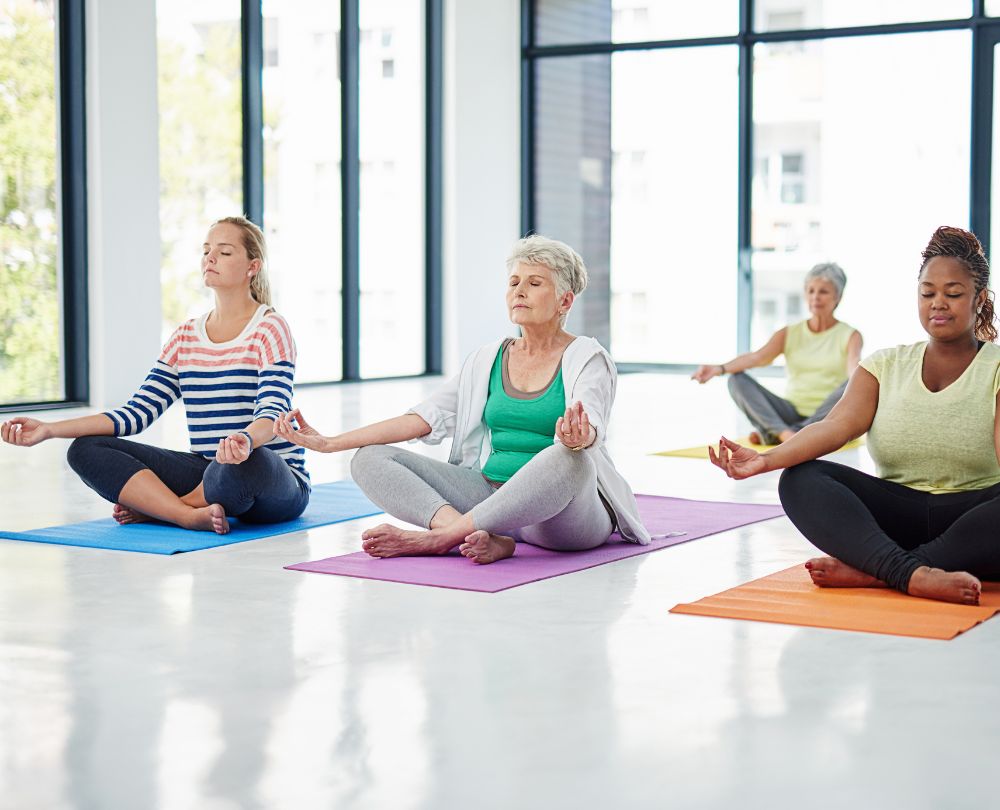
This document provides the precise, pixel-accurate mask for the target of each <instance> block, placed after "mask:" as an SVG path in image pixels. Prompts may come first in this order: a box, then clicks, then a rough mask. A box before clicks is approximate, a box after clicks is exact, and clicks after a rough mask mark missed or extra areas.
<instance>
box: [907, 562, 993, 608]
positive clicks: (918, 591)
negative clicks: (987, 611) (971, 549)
mask: <svg viewBox="0 0 1000 810" xmlns="http://www.w3.org/2000/svg"><path fill="white" fill-rule="evenodd" d="M982 587H983V586H982V583H981V582H980V581H979V580H978V579H976V578H975V577H974V576H972V574H968V573H966V572H965V571H942V570H941V569H940V568H928V567H927V566H926V565H922V566H920V568H918V569H917V570H916V571H914V572H913V575H912V576H911V577H910V583H909V585H907V586H906V592H907V593H908V594H909V595H910V596H922V597H923V598H924V599H939V600H940V601H942V602H957V603H959V604H960V605H978V604H979V593H980V591H981V590H982Z"/></svg>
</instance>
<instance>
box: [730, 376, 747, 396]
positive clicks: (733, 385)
mask: <svg viewBox="0 0 1000 810" xmlns="http://www.w3.org/2000/svg"><path fill="white" fill-rule="evenodd" d="M746 376H747V375H746V374H744V373H743V372H742V371H737V372H736V373H735V374H730V375H729V378H728V379H727V380H726V387H727V388H728V389H729V395H730V396H732V397H735V396H736V395H737V394H738V393H739V391H740V388H741V387H742V385H743V380H744V379H745V378H746Z"/></svg>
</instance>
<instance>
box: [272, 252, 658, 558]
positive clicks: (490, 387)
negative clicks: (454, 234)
mask: <svg viewBox="0 0 1000 810" xmlns="http://www.w3.org/2000/svg"><path fill="white" fill-rule="evenodd" d="M507 273H508V275H507V295H506V298H507V310H508V314H509V317H510V320H511V321H512V322H513V323H514V324H515V325H516V326H518V327H519V329H520V333H521V336H520V337H518V338H504V339H502V340H496V341H493V342H491V343H488V344H487V345H485V346H483V347H481V348H480V349H478V350H477V351H475V352H473V353H472V354H471V355H469V357H468V358H466V360H465V362H464V364H463V365H462V369H461V371H460V372H459V374H458V376H457V377H455V378H454V379H452V380H451V381H450V382H448V383H447V384H446V385H445V386H443V387H442V388H441V389H440V390H438V391H437V392H436V393H434V394H433V395H432V396H431V397H430V398H429V399H427V400H426V401H424V402H422V403H420V404H418V405H415V406H414V407H413V408H411V409H410V410H409V411H408V412H407V413H405V414H403V415H402V416H397V417H394V418H392V419H387V420H385V421H383V422H377V423H375V424H372V425H368V426H366V427H362V428H359V429H357V430H352V431H349V432H347V433H343V434H341V435H339V436H330V437H328V436H322V435H320V434H319V433H318V432H317V431H316V430H315V429H313V428H312V427H310V426H309V424H308V423H307V422H306V421H305V420H304V419H303V418H302V415H301V414H300V413H299V412H298V411H293V412H291V413H289V414H287V415H286V416H285V417H284V418H283V419H281V420H279V422H278V425H277V427H276V429H275V430H276V432H277V434H278V435H279V436H281V437H282V438H285V439H287V440H288V441H290V442H294V443H295V444H299V445H302V446H304V447H306V448H309V449H312V450H317V451H319V452H322V453H333V452H339V451H342V450H352V449H354V448H360V449H359V450H358V452H357V453H356V454H355V455H354V458H353V460H352V462H351V473H352V475H353V476H354V480H355V481H356V482H357V483H358V486H360V487H361V489H362V490H363V491H364V492H365V494H366V495H367V496H368V497H369V498H370V499H371V500H372V501H374V502H375V503H376V504H378V505H379V506H380V507H382V508H383V509H384V510H385V511H386V512H388V513H389V514H390V515H392V516H393V517H395V518H398V519H400V520H404V521H406V522H408V523H412V524H416V525H418V526H422V527H424V526H425V527H427V528H426V529H421V530H419V531H412V530H407V529H403V528H400V527H399V526H394V525H390V524H382V525H380V526H376V527H375V528H374V529H369V530H368V531H366V532H365V533H364V534H363V535H362V549H363V550H364V551H366V552H367V553H368V554H370V555H371V556H373V557H397V556H407V555H424V554H443V553H445V552H447V551H450V550H451V549H453V548H454V547H455V546H458V547H459V550H460V551H461V553H462V554H463V555H465V556H466V557H468V558H469V559H470V560H472V561H474V562H476V563H480V564H483V563H492V562H495V561H497V560H501V559H504V558H505V557H510V556H511V555H512V554H513V553H514V549H515V542H516V541H523V542H527V543H531V544H533V545H536V546H541V547H543V548H548V549H553V550H558V551H578V550H583V549H591V548H596V547H597V546H600V545H602V544H603V543H605V542H606V541H607V539H608V537H609V536H610V535H611V533H612V532H613V531H615V529H616V528H617V529H618V530H619V531H620V532H621V535H622V537H623V538H624V539H625V540H629V541H632V542H635V543H640V544H647V543H649V541H650V536H649V533H648V532H647V531H646V529H645V528H644V527H643V525H642V522H641V521H640V519H639V515H638V508H637V506H636V501H635V496H634V495H633V494H632V490H631V489H630V488H629V485H628V484H627V483H626V482H625V479H624V478H622V476H621V475H620V474H619V473H618V471H617V470H616V469H615V465H614V463H613V462H612V461H611V456H610V455H609V454H608V451H607V448H606V447H605V444H604V442H605V439H606V432H607V427H608V421H609V419H610V416H611V405H612V403H613V402H614V398H615V385H616V380H617V372H616V370H615V364H614V362H613V361H612V359H611V357H610V356H609V355H608V353H607V352H606V351H605V350H604V349H603V348H602V347H601V345H600V344H599V343H598V342H597V341H596V340H594V339H593V338H589V337H576V336H574V335H571V334H570V333H569V332H567V331H566V329H565V323H566V316H567V314H568V313H569V310H570V308H571V307H572V305H573V302H574V300H575V298H576V296H578V295H579V294H580V293H582V292H583V290H584V288H585V287H586V286H587V270H586V268H585V267H584V264H583V260H582V259H581V258H580V257H579V255H577V253H576V252H575V251H574V250H573V249H572V248H570V247H569V246H568V245H565V244H563V243H562V242H557V241H555V240H552V239H546V238H544V237H542V236H529V237H527V238H525V239H521V240H519V241H518V242H517V243H516V244H515V245H514V248H513V250H512V252H511V255H510V256H509V258H508V259H507ZM296 419H297V421H298V424H299V429H298V430H296V429H295V427H294V424H293V420H296ZM445 437H451V438H452V446H451V454H450V456H449V459H448V462H447V463H446V462H442V461H436V460H434V459H431V458H427V457H426V456H422V455H418V454H416V453H413V452H410V451H408V450H404V449H402V448H399V447H389V446H387V445H390V444H392V443H394V442H402V441H408V440H414V439H421V440H422V441H424V442H426V443H428V444H438V443H439V442H441V440H442V439H444V438H445ZM484 447H486V448H487V449H488V451H489V452H488V456H487V458H486V463H485V464H484V465H482V466H480V465H481V459H482V456H483V450H484Z"/></svg>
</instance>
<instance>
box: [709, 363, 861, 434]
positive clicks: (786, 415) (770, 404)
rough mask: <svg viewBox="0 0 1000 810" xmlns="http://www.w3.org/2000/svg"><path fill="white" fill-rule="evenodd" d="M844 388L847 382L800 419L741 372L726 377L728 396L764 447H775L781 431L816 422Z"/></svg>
mask: <svg viewBox="0 0 1000 810" xmlns="http://www.w3.org/2000/svg"><path fill="white" fill-rule="evenodd" d="M845 388H847V380H844V382H843V383H842V384H841V385H839V386H837V388H835V389H834V390H833V392H832V393H831V394H830V396H828V397H827V398H826V399H824V400H823V402H822V403H820V406H819V407H818V408H817V409H816V412H815V413H813V414H811V415H810V416H803V415H802V414H800V413H799V412H798V411H797V410H795V406H794V405H792V403H791V402H789V401H788V400H787V399H784V398H782V397H779V396H778V395H777V394H775V393H774V392H773V391H769V390H768V389H767V388H765V387H764V386H763V385H761V384H760V383H759V382H757V381H756V380H755V379H754V378H753V377H751V376H750V375H749V374H744V373H743V372H742V371H741V372H739V373H737V374H733V375H731V376H730V377H729V393H730V395H731V396H732V398H733V400H734V401H735V402H736V404H737V405H739V407H740V410H741V411H743V413H745V414H746V416H747V419H749V420H750V423H751V424H752V425H753V426H754V427H755V428H756V429H757V430H758V431H759V432H760V433H761V434H762V436H763V437H764V441H765V442H766V443H767V444H777V441H778V434H779V433H781V431H783V430H802V428H804V427H805V426H806V425H811V424H812V423H813V422H819V421H820V420H821V419H823V418H824V417H825V416H826V415H827V414H828V413H830V411H831V410H833V406H834V405H836V404H837V403H838V402H840V398H841V397H842V396H843V395H844V389H845Z"/></svg>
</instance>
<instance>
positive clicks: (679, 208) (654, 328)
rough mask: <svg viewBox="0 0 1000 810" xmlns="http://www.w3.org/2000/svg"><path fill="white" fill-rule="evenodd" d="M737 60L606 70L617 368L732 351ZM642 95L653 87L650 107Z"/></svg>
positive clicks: (665, 58) (698, 55)
mask: <svg viewBox="0 0 1000 810" xmlns="http://www.w3.org/2000/svg"><path fill="white" fill-rule="evenodd" d="M737 59H738V56H737V52H736V48H735V47H731V48H730V47H727V48H704V49H703V48H698V49H693V50H687V49H685V50H669V51H660V52H655V53H625V54H620V55H616V56H615V57H614V59H613V61H612V111H613V115H612V123H611V141H612V155H613V160H612V174H611V194H612V202H611V345H612V346H613V348H614V353H615V357H616V358H617V359H618V360H622V361H626V362H629V361H631V362H649V363H693V362H698V361H699V360H700V359H701V358H703V357H723V356H726V355H727V354H729V353H731V352H732V349H733V346H734V344H735V340H736V253H737V250H736V248H737V232H736V211H737V199H736V193H737V184H736V182H735V178H736V171H737V160H736V158H737V154H738V140H737V123H738V121H737V109H738V99H737V89H738V87H737V81H738V65H737ZM678 76H689V77H690V76H697V77H698V80H697V81H696V82H694V81H675V80H673V79H674V77H678ZM650 86H655V87H657V88H658V91H657V103H656V104H650V103H649V96H648V92H647V88H648V87H650ZM694 122H697V124H696V125H692V124H693V123H694ZM708 313H710V316H708ZM706 318H707V319H706ZM709 321H710V322H711V323H712V324H713V327H712V328H706V325H707V323H708V322H709ZM691 335H698V340H697V341H695V342H692V341H691V340H690V337H691Z"/></svg>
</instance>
